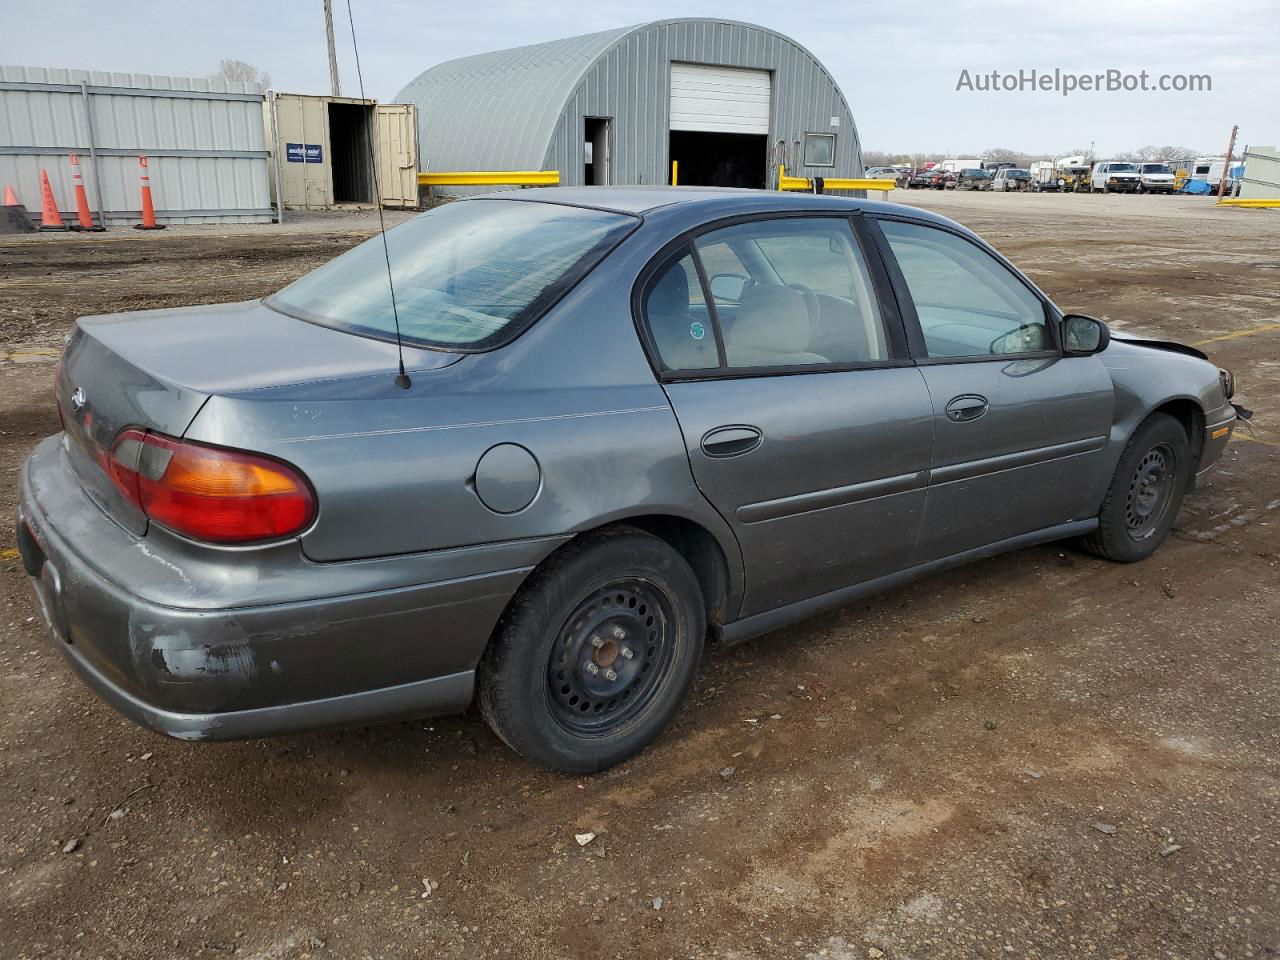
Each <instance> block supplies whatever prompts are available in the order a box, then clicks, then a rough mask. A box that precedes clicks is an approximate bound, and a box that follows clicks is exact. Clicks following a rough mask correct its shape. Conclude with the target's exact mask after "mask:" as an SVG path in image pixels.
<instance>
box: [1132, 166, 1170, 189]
mask: <svg viewBox="0 0 1280 960" xmlns="http://www.w3.org/2000/svg"><path fill="white" fill-rule="evenodd" d="M1138 180H1139V183H1138V192H1139V193H1173V188H1174V177H1173V168H1172V167H1170V166H1169V165H1168V164H1167V163H1140V164H1138Z"/></svg>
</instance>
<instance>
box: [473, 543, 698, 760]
mask: <svg viewBox="0 0 1280 960" xmlns="http://www.w3.org/2000/svg"><path fill="white" fill-rule="evenodd" d="M705 610H706V608H705V606H704V603H703V597H702V590H701V588H700V587H699V585H698V579H697V577H696V576H694V573H693V570H692V569H691V568H690V567H689V564H688V563H687V562H686V561H685V559H684V558H683V557H682V556H680V554H678V553H676V552H675V551H674V550H672V549H671V548H670V547H669V546H667V544H665V543H663V542H662V541H661V540H659V539H657V538H656V537H652V536H650V535H648V534H647V533H643V532H642V531H640V530H636V529H635V528H632V527H626V526H619V527H615V528H611V529H607V530H601V531H597V532H594V533H589V534H586V535H584V536H583V537H581V538H580V539H578V540H575V541H574V542H572V543H570V544H568V545H567V546H565V547H564V548H563V549H561V550H560V551H559V552H557V553H556V554H554V555H553V556H552V557H551V558H549V559H548V560H547V561H546V562H545V563H544V564H543V565H542V566H540V567H539V568H538V569H537V570H535V571H534V572H533V574H532V575H531V576H530V577H529V579H528V580H527V581H526V582H525V584H524V585H523V586H522V587H521V588H520V591H519V592H518V593H517V594H516V596H515V598H514V599H513V600H512V602H511V604H510V605H509V606H508V608H507V610H506V612H505V613H504V614H503V616H502V619H501V620H500V621H499V622H498V626H497V629H496V630H495V632H494V637H493V640H492V641H491V642H490V644H489V648H488V649H487V650H486V651H485V654H484V656H483V658H482V659H481V661H480V666H479V669H478V671H477V673H478V685H479V696H478V699H479V703H480V709H481V712H482V713H483V714H484V718H485V720H486V721H487V722H488V723H489V726H490V727H492V728H493V731H494V732H495V733H496V734H497V735H498V736H499V737H500V738H502V740H503V741H504V742H505V743H506V744H507V745H508V746H510V747H511V748H512V749H513V750H515V751H516V753H518V754H520V755H521V756H523V757H525V758H527V759H529V760H532V761H533V762H534V763H537V764H540V765H541V766H544V767H548V768H550V769H552V770H558V771H560V772H562V773H593V772H596V771H599V770H605V769H607V768H609V767H612V766H614V765H615V764H619V763H621V762H622V761H624V760H626V759H628V758H630V757H632V756H634V755H635V754H637V753H639V752H640V751H641V750H643V749H644V748H645V747H646V746H648V744H649V743H651V742H652V741H653V740H654V739H655V738H656V737H657V736H658V734H660V733H661V732H662V730H663V728H664V727H666V725H667V723H668V722H669V721H670V720H671V717H672V716H673V715H674V714H675V712H676V709H677V708H678V707H679V706H680V703H681V701H683V700H684V697H685V695H686V694H687V693H688V691H689V687H690V686H691V685H692V683H693V680H694V677H695V676H696V675H697V671H698V662H699V660H700V659H701V657H702V647H703V641H704V639H705V636H706V630H707V624H706V612H705ZM593 669H594V672H592V671H593ZM610 674H612V679H610Z"/></svg>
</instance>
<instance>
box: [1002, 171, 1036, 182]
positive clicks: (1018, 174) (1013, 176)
mask: <svg viewBox="0 0 1280 960" xmlns="http://www.w3.org/2000/svg"><path fill="white" fill-rule="evenodd" d="M1004 175H1005V176H1006V177H1008V178H1009V179H1010V180H1029V179H1031V174H1029V173H1027V171H1025V170H1006V171H1005V172H1004Z"/></svg>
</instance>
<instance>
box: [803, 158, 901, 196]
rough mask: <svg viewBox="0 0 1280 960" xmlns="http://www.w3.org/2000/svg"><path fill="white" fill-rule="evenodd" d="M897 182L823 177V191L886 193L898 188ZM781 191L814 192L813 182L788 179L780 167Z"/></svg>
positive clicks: (866, 178)
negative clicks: (877, 191)
mask: <svg viewBox="0 0 1280 960" xmlns="http://www.w3.org/2000/svg"><path fill="white" fill-rule="evenodd" d="M897 185H898V181H896V180H879V179H872V178H868V177H823V178H822V189H823V190H883V191H885V192H886V193H887V192H888V191H890V190H893V189H894V188H895V187H897ZM778 189H779V190H805V191H808V190H812V189H813V181H812V180H809V179H808V178H806V177H788V176H787V171H786V168H785V167H783V166H782V165H781V164H779V165H778Z"/></svg>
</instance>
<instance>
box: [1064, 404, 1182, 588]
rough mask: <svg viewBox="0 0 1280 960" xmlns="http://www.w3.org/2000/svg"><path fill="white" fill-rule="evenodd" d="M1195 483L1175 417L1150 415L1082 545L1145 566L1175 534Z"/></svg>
mask: <svg viewBox="0 0 1280 960" xmlns="http://www.w3.org/2000/svg"><path fill="white" fill-rule="evenodd" d="M1190 479H1191V445H1190V444H1189V443H1188V442H1187V434H1186V431H1185V430H1183V428H1182V424H1180V423H1179V422H1178V421H1177V420H1175V419H1174V418H1173V417H1171V416H1169V415H1168V414H1164V413H1156V414H1152V415H1151V416H1150V417H1148V418H1147V419H1146V420H1145V421H1143V422H1142V424H1141V425H1139V427H1138V429H1137V430H1135V431H1134V433H1133V436H1132V437H1130V438H1129V442H1128V444H1127V445H1126V446H1125V448H1124V453H1123V454H1121V456H1120V463H1119V464H1118V465H1117V466H1116V472H1115V476H1114V477H1112V480H1111V486H1110V487H1108V488H1107V493H1106V496H1105V497H1104V498H1103V501H1102V509H1101V510H1100V511H1099V513H1098V529H1097V530H1095V531H1094V532H1093V533H1091V534H1089V535H1088V536H1087V537H1085V538H1084V539H1083V541H1082V543H1083V546H1084V547H1085V549H1086V550H1088V551H1089V552H1090V553H1093V554H1096V555H1097V556H1099V557H1103V558H1105V559H1107V560H1115V561H1118V562H1120V563H1134V562H1136V561H1138V560H1145V559H1146V558H1147V557H1149V556H1151V554H1153V553H1155V551H1156V549H1157V548H1158V547H1159V546H1160V544H1162V543H1164V541H1165V538H1166V537H1168V536H1169V531H1170V530H1171V529H1173V521H1174V518H1175V517H1176V516H1177V514H1178V508H1179V507H1180V506H1181V505H1182V495H1183V493H1184V492H1185V491H1186V489H1187V485H1188V483H1189V481H1190Z"/></svg>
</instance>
